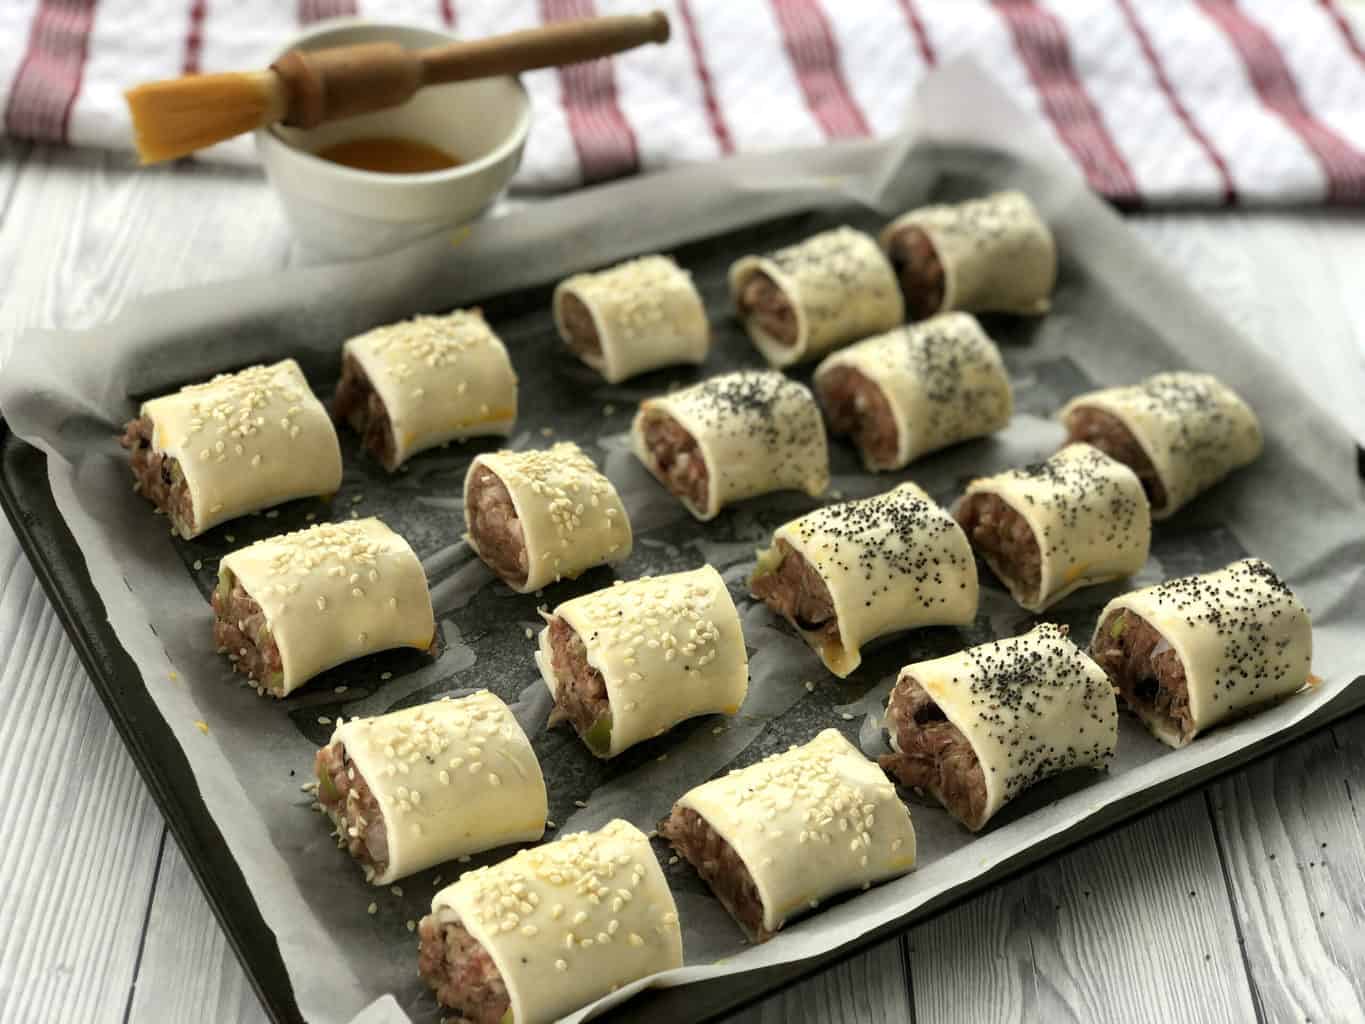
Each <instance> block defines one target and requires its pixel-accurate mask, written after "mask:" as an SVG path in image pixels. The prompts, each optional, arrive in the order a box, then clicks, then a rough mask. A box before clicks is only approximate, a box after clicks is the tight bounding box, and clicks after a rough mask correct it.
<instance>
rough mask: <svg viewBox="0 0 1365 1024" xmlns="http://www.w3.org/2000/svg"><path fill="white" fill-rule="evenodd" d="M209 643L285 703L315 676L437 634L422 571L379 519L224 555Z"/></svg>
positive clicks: (312, 530) (427, 642)
mask: <svg viewBox="0 0 1365 1024" xmlns="http://www.w3.org/2000/svg"><path fill="white" fill-rule="evenodd" d="M213 612H214V621H213V639H214V642H215V643H216V644H217V645H218V649H219V651H220V652H221V653H224V654H226V655H227V656H228V659H229V660H230V661H231V662H232V667H233V669H234V671H237V672H241V673H242V674H243V675H246V676H248V677H249V678H250V679H252V680H254V681H255V682H256V684H257V688H258V690H259V691H261V692H263V693H266V692H268V693H269V694H270V695H271V696H273V697H283V696H285V695H286V694H288V693H290V692H291V691H292V690H295V689H297V688H298V687H300V686H302V685H303V684H304V683H306V682H307V681H308V680H309V679H311V678H313V676H315V675H317V674H318V673H319V672H323V671H326V670H327V669H329V668H332V667H333V666H336V665H340V664H342V663H343V662H346V661H350V660H352V659H353V658H361V657H364V656H365V655H367V654H374V653H376V652H378V651H386V650H389V649H391V648H394V647H415V648H417V649H418V650H422V651H425V650H427V649H428V648H430V647H431V645H432V642H433V641H434V639H435V636H436V620H435V617H434V616H433V614H432V610H431V594H430V593H429V592H428V590H427V578H426V574H425V573H424V572H423V571H422V563H421V562H419V561H418V560H417V556H416V555H415V554H414V553H413V550H412V548H410V547H408V542H407V541H405V540H404V539H403V538H402V537H400V536H399V535H398V534H396V533H394V532H393V531H392V530H390V529H389V528H388V527H387V526H385V525H384V524H383V523H381V522H380V521H379V520H378V519H352V520H348V521H346V522H340V523H320V524H319V525H317V526H310V527H309V528H308V529H306V530H299V531H297V532H295V533H286V534H283V535H281V536H278V537H269V538H267V539H265V540H261V541H257V542H256V543H255V544H251V545H249V546H247V547H244V548H239V549H238V550H236V551H234V552H232V553H231V554H229V555H227V556H225V557H224V558H223V560H222V562H221V563H220V564H219V568H218V586H217V588H216V589H215V590H214V592H213Z"/></svg>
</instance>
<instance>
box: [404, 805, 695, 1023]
mask: <svg viewBox="0 0 1365 1024" xmlns="http://www.w3.org/2000/svg"><path fill="white" fill-rule="evenodd" d="M418 936H419V940H420V941H419V945H418V951H417V969H418V973H420V974H421V976H422V978H423V979H424V980H425V981H426V983H427V984H428V985H430V986H431V988H432V989H433V990H434V991H435V993H436V999H437V1001H438V1002H439V1003H440V1004H441V1005H442V1006H443V1007H445V1008H446V1009H448V1010H453V1011H454V1012H455V1015H456V1016H458V1017H459V1018H460V1019H462V1020H469V1021H477V1022H479V1024H496V1022H501V1021H515V1022H516V1024H549V1022H551V1021H555V1020H558V1019H559V1018H560V1017H563V1016H565V1015H566V1014H569V1013H572V1012H573V1011H574V1010H577V1009H579V1008H580V1007H582V1006H585V1005H586V1004H588V1003H590V1002H592V1001H593V1000H595V999H598V998H600V997H602V996H604V995H606V994H607V993H609V992H612V991H615V990H616V989H618V988H620V987H621V986H622V985H625V984H628V983H630V982H632V981H635V980H637V979H639V978H645V977H648V976H650V975H652V974H657V973H659V972H660V971H667V970H672V969H673V968H676V967H681V966H682V963H683V950H682V934H681V930H680V928H679V925H678V910H677V907H676V906H675V905H674V903H673V894H672V893H671V892H669V890H668V882H667V881H666V880H665V879H664V873H663V870H662V869H661V868H660V867H659V862H658V860H656V859H655V857H654V851H653V849H652V848H651V847H650V845H649V840H648V839H647V838H645V835H644V833H643V832H641V831H640V830H639V829H638V828H636V827H635V826H634V825H631V824H630V823H629V822H626V821H621V820H620V819H617V820H615V821H611V822H608V823H607V824H606V825H605V826H604V827H603V828H601V829H599V830H598V831H596V832H577V833H574V834H572V835H567V836H565V837H563V838H562V839H557V840H555V841H554V842H552V843H546V844H545V845H544V846H537V847H534V848H532V849H529V850H523V851H521V852H520V853H518V854H516V855H515V856H512V857H509V858H508V859H507V860H504V861H502V862H501V863H499V864H494V865H493V866H491V867H483V868H477V869H475V870H473V871H466V872H465V873H464V874H463V875H461V876H460V879H459V881H457V882H455V884H453V885H448V886H446V887H445V888H444V889H442V890H441V891H440V892H438V893H437V894H436V896H435V898H434V899H433V900H432V901H431V913H430V914H428V915H427V916H426V917H424V918H422V922H421V926H420V927H419V928H418Z"/></svg>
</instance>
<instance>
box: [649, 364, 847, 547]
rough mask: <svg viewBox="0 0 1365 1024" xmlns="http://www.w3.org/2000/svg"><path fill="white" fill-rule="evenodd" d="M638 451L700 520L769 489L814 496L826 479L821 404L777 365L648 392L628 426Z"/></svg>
mask: <svg viewBox="0 0 1365 1024" xmlns="http://www.w3.org/2000/svg"><path fill="white" fill-rule="evenodd" d="M631 446H632V448H633V449H634V451H635V454H636V456H637V457H638V458H639V459H640V461H641V462H643V463H644V464H645V466H646V467H647V468H648V469H649V471H650V472H651V473H653V474H654V475H655V476H656V477H657V478H658V479H659V482H660V483H662V484H663V485H664V486H665V487H666V488H668V490H669V491H670V492H671V493H672V494H673V495H674V496H675V497H677V499H678V500H679V501H681V502H682V503H683V505H685V506H686V507H687V510H688V511H689V512H691V513H692V515H694V516H696V518H698V519H700V520H703V521H705V520H708V519H714V518H715V517H716V515H717V514H718V513H719V512H720V510H721V509H722V508H724V507H725V506H726V505H729V504H730V503H732V502H736V501H741V500H743V499H745V498H752V497H756V496H757V495H760V494H769V493H771V492H773V491H788V490H801V491H805V492H806V493H807V494H809V495H811V496H812V497H814V496H815V495H818V494H820V493H821V492H823V491H824V489H825V487H826V486H828V484H829V452H828V450H827V448H826V445H825V426H824V423H823V422H822V421H821V419H820V407H819V406H817V405H816V404H815V398H814V397H813V396H812V395H811V393H810V390H809V389H808V388H807V387H806V386H805V385H803V384H798V383H797V382H796V381H794V380H790V379H789V378H787V377H784V376H783V375H782V374H780V373H778V372H777V371H775V370H771V371H761V370H740V371H738V372H736V373H727V374H722V375H721V376H719V377H712V378H710V379H709V380H704V381H702V382H701V383H700V384H694V385H692V387H690V388H683V389H682V390H680V391H674V392H672V393H671V394H667V395H659V396H658V397H656V398H647V399H645V400H644V401H643V402H641V403H640V411H639V412H638V413H637V414H636V416H635V422H634V424H633V425H632V427H631Z"/></svg>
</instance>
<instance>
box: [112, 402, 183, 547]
mask: <svg viewBox="0 0 1365 1024" xmlns="http://www.w3.org/2000/svg"><path fill="white" fill-rule="evenodd" d="M152 433H153V426H152V421H151V418H150V417H147V416H142V417H139V418H138V419H135V420H130V421H129V422H128V424H127V426H125V427H124V428H123V437H121V438H120V439H119V444H121V445H123V447H125V448H127V449H128V452H129V458H128V464H129V467H130V468H131V469H132V471H133V480H134V481H135V483H134V489H135V490H136V491H137V493H138V494H140V495H142V496H143V497H144V498H146V499H147V500H148V501H150V502H151V503H152V504H153V505H155V506H156V507H157V508H158V509H160V510H161V511H162V512H163V513H165V515H166V516H167V517H168V518H169V519H170V521H171V524H172V525H173V526H174V527H175V528H176V530H178V531H179V532H180V533H181V534H193V533H194V532H195V530H194V500H193V499H192V498H191V497H190V487H189V484H188V483H187V482H186V480H185V474H184V473H183V472H182V471H181V469H180V463H179V462H178V461H177V460H176V459H175V458H173V457H172V456H170V455H167V454H166V453H165V452H160V451H157V450H156V449H155V448H153V447H152Z"/></svg>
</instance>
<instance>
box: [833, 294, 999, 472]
mask: <svg viewBox="0 0 1365 1024" xmlns="http://www.w3.org/2000/svg"><path fill="white" fill-rule="evenodd" d="M815 394H816V396H817V397H818V398H819V399H820V404H821V405H822V406H823V407H824V409H825V415H826V416H827V417H828V418H829V423H830V429H831V430H832V431H833V432H834V433H835V434H848V435H850V436H851V437H852V438H853V442H854V444H856V445H857V446H858V450H859V451H860V452H861V453H862V456H863V463H864V465H866V466H867V468H868V469H871V470H879V469H902V468H904V467H905V466H906V465H908V464H909V463H911V462H913V461H914V460H915V459H917V458H919V457H920V456H921V455H925V454H928V453H929V452H933V451H938V450H939V449H940V448H946V447H948V446H949V445H952V444H957V443H958V442H959V441H966V440H969V439H970V438H973V437H984V436H986V435H987V434H993V433H995V432H996V431H997V430H1003V429H1004V428H1005V427H1006V426H1008V425H1009V421H1010V414H1011V413H1012V412H1013V410H1014V399H1013V396H1012V393H1011V391H1010V381H1009V377H1008V376H1007V375H1006V373H1005V364H1004V362H1003V361H1002V360H1001V358H1000V351H999V349H997V348H996V347H995V343H994V342H993V341H991V339H990V338H988V337H987V336H986V332H985V331H983V330H982V329H981V325H980V324H979V323H977V322H976V318H975V317H974V316H972V315H971V314H970V313H944V314H942V315H941V316H936V317H934V318H933V319H931V320H926V321H925V322H924V323H920V324H913V325H911V326H909V327H898V328H896V329H895V330H893V331H888V332H887V333H885V334H879V335H877V336H876V337H873V338H867V339H865V340H863V341H860V342H857V343H856V344H853V345H850V346H849V347H848V348H846V349H841V350H840V351H838V352H835V353H834V354H833V355H830V356H827V357H826V358H825V361H824V362H822V363H821V364H820V366H819V368H818V369H816V371H815Z"/></svg>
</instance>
